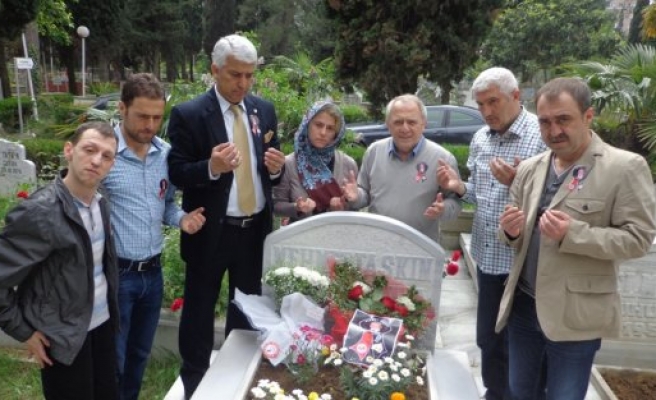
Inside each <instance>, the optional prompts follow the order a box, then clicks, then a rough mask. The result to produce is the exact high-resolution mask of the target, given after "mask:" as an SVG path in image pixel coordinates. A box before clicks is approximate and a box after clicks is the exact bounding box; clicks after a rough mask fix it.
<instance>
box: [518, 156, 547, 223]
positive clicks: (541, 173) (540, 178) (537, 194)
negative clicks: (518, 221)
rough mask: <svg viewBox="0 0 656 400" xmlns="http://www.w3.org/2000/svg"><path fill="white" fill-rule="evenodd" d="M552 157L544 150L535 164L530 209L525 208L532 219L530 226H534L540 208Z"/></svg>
mask: <svg viewBox="0 0 656 400" xmlns="http://www.w3.org/2000/svg"><path fill="white" fill-rule="evenodd" d="M550 159H551V152H550V151H546V152H544V154H543V155H542V157H541V158H540V161H539V162H538V163H537V164H535V169H534V170H533V174H532V175H533V176H532V177H533V179H531V181H530V182H531V185H532V186H531V188H530V190H529V191H528V196H529V201H528V205H529V207H530V210H524V212H527V215H528V217H529V219H530V224H529V225H528V226H533V225H534V224H535V218H536V217H537V214H538V208H539V206H540V199H541V198H542V192H543V191H544V183H545V182H546V180H547V173H548V172H549V166H550V163H549V160H550Z"/></svg>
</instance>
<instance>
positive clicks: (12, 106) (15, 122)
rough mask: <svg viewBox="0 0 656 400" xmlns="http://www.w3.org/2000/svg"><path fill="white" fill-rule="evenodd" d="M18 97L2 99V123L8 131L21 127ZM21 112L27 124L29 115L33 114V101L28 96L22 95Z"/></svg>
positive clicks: (0, 114) (0, 113) (0, 115)
mask: <svg viewBox="0 0 656 400" xmlns="http://www.w3.org/2000/svg"><path fill="white" fill-rule="evenodd" d="M18 101H19V100H18V98H17V97H9V98H7V99H2V100H0V123H1V124H2V126H3V127H4V129H5V130H6V131H17V130H18V129H20V121H19V118H18ZM20 103H21V113H22V114H23V123H24V124H27V120H28V117H29V116H30V115H32V102H31V101H30V99H29V98H28V97H24V96H22V97H20Z"/></svg>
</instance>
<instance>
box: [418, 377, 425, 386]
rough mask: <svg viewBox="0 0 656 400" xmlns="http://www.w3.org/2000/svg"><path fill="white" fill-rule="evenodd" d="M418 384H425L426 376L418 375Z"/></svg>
mask: <svg viewBox="0 0 656 400" xmlns="http://www.w3.org/2000/svg"><path fill="white" fill-rule="evenodd" d="M417 385H419V386H424V378H422V377H421V376H418V377H417Z"/></svg>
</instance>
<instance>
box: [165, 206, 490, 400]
mask: <svg viewBox="0 0 656 400" xmlns="http://www.w3.org/2000/svg"><path fill="white" fill-rule="evenodd" d="M328 256H334V257H336V258H337V259H338V260H349V261H352V262H354V263H357V264H358V265H360V266H362V267H363V268H366V269H370V270H375V271H379V272H384V273H385V274H387V275H388V276H390V277H393V278H396V279H397V280H400V281H402V282H403V283H404V284H405V285H407V286H410V285H415V286H417V289H418V290H419V292H420V294H421V295H423V296H424V297H425V298H427V299H429V300H430V301H431V303H432V305H433V307H434V309H435V313H436V314H438V313H439V307H440V293H441V287H442V271H443V269H444V261H445V255H444V251H443V250H442V248H441V247H440V246H439V245H438V244H437V243H435V242H434V241H432V240H431V239H429V238H428V237H427V236H425V235H423V234H422V233H420V232H419V231H417V230H415V229H414V228H411V227H409V226H407V225H405V224H404V223H402V222H399V221H397V220H394V219H391V218H388V217H384V216H380V215H374V214H369V213H360V212H331V213H326V214H322V215H318V216H314V217H311V218H308V219H305V220H302V221H299V222H295V223H293V224H292V225H289V226H287V227H283V228H281V229H278V230H277V231H275V232H272V233H271V234H269V235H268V236H267V239H266V241H265V244H264V260H263V267H264V270H265V271H266V270H267V269H268V268H271V267H274V266H277V265H281V264H282V265H289V264H290V263H291V264H299V265H303V266H306V267H313V266H314V267H318V268H320V267H324V268H325V267H326V260H327V257H328ZM436 331H437V316H436V318H435V320H434V321H433V322H432V324H431V326H430V327H429V329H427V331H426V333H425V334H424V335H423V337H422V338H420V339H419V340H418V341H417V342H416V343H415V347H420V348H422V349H426V350H428V351H430V352H433V350H434V348H435V336H436ZM463 357H464V358H465V359H466V355H465V354H464V353H463V354H460V353H458V352H454V351H449V350H440V349H437V350H435V351H434V352H433V353H432V354H430V355H429V356H428V359H427V365H428V368H427V376H426V380H427V382H428V391H429V396H430V399H431V400H437V399H439V400H477V399H478V398H479V393H478V390H477V388H476V385H475V384H474V380H473V378H472V375H471V371H470V370H469V366H468V365H467V364H466V362H463V360H462V358H463ZM261 360H262V354H261V350H260V347H259V343H258V339H257V333H256V332H249V331H241V330H235V331H232V332H231V333H230V335H229V336H228V338H227V340H226V342H225V344H224V345H223V347H222V348H221V350H220V351H219V352H218V355H217V357H216V359H215V360H214V362H212V363H211V365H210V368H209V369H208V371H207V373H206V374H205V376H204V377H203V380H202V381H201V383H200V385H199V386H198V389H197V390H196V392H195V393H194V395H193V397H192V400H209V399H215V398H218V397H217V395H219V397H220V398H222V399H235V400H242V399H246V398H247V397H246V396H247V393H248V391H249V389H250V387H252V386H253V382H252V378H253V376H254V374H255V371H256V369H257V368H258V365H259V363H260V361H261ZM182 398H183V396H182V391H181V385H179V384H177V386H176V385H174V387H172V389H171V390H170V391H169V394H167V397H166V400H180V399H182Z"/></svg>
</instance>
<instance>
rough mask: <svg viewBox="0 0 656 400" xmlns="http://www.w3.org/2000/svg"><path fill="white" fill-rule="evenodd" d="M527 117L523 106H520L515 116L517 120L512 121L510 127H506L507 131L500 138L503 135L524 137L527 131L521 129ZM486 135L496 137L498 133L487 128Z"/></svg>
mask: <svg viewBox="0 0 656 400" xmlns="http://www.w3.org/2000/svg"><path fill="white" fill-rule="evenodd" d="M527 116H528V111H526V109H525V108H524V106H521V109H520V110H519V114H518V115H517V118H515V120H514V121H513V123H512V124H510V127H508V130H507V131H506V132H504V133H503V135H502V136H505V135H508V136H510V135H514V136H519V137H522V136H524V135H525V134H526V133H527V131H526V129H523V127H524V126H525V124H526V117H527ZM487 134H488V135H490V136H494V135H498V134H499V132H498V131H495V130H494V129H491V128H489V127H488V131H487Z"/></svg>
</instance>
